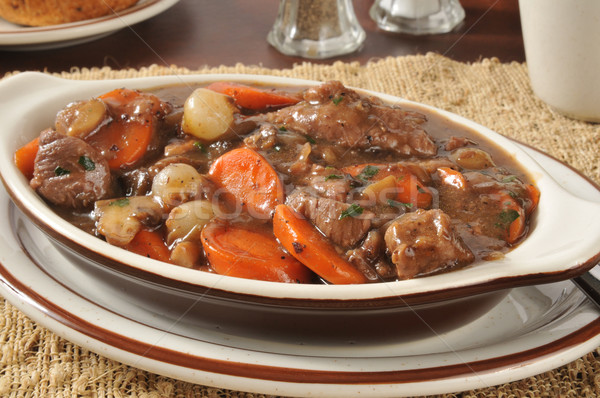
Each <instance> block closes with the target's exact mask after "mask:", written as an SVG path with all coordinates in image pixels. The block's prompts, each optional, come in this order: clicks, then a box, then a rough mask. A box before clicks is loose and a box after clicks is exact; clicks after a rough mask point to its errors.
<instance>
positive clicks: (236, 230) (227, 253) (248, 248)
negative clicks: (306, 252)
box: [201, 220, 312, 283]
mask: <svg viewBox="0 0 600 398" xmlns="http://www.w3.org/2000/svg"><path fill="white" fill-rule="evenodd" d="M201 240H202V247H203V248H204V252H205V253H206V257H207V259H208V262H209V263H210V266H211V268H212V269H213V270H214V271H215V272H216V273H217V274H221V275H228V276H235V277H238V278H246V279H258V280H265V281H273V282H286V283H308V282H310V280H311V278H312V272H311V271H310V270H309V269H308V268H306V267H305V266H304V265H303V264H301V263H300V262H299V261H298V260H296V259H295V258H294V257H293V256H291V255H290V254H289V253H287V252H285V251H284V250H283V248H282V247H281V246H280V245H279V243H277V240H276V239H275V236H273V232H272V231H271V230H270V229H264V228H263V229H261V228H256V226H252V227H251V226H246V225H243V224H228V223H225V222H223V221H219V220H214V221H211V222H210V223H209V224H208V225H206V226H205V227H204V229H203V230H202V233H201Z"/></svg>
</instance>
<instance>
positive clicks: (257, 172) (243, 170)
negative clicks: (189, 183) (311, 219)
mask: <svg viewBox="0 0 600 398" xmlns="http://www.w3.org/2000/svg"><path fill="white" fill-rule="evenodd" d="M208 175H209V176H210V178H211V180H212V181H213V182H215V183H216V184H217V185H218V186H219V187H220V188H222V189H223V190H224V192H223V198H224V199H225V201H226V202H228V203H229V204H230V205H233V206H236V207H238V206H239V207H241V209H242V210H244V211H246V212H247V213H248V214H250V215H251V216H252V217H255V218H261V219H265V218H270V217H271V214H272V213H273V211H274V210H275V206H277V205H278V204H280V203H283V201H284V194H285V192H284V188H283V184H282V183H281V180H280V179H279V176H278V175H277V172H276V171H275V169H273V167H272V166H271V165H270V164H269V162H268V161H267V160H266V159H265V158H264V157H262V156H261V155H259V154H258V153H257V152H255V151H253V150H252V149H249V148H238V149H234V150H232V151H229V152H227V153H225V154H223V155H222V156H220V157H219V158H218V159H217V160H215V161H214V163H213V164H212V165H211V167H210V170H209V171H208Z"/></svg>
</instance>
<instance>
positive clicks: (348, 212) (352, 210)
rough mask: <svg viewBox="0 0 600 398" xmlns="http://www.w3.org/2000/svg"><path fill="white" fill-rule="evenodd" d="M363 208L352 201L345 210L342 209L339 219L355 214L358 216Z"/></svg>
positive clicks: (354, 215)
mask: <svg viewBox="0 0 600 398" xmlns="http://www.w3.org/2000/svg"><path fill="white" fill-rule="evenodd" d="M363 211H364V209H363V208H362V207H360V206H359V205H357V204H356V203H352V204H351V205H350V207H348V208H347V209H346V210H344V211H343V212H342V214H340V218H339V219H340V220H343V219H344V218H346V217H356V216H360V215H361V214H362V213H363Z"/></svg>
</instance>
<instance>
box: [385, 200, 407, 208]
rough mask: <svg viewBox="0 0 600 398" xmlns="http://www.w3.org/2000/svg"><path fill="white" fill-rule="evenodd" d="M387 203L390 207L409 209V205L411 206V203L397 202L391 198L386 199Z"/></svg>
mask: <svg viewBox="0 0 600 398" xmlns="http://www.w3.org/2000/svg"><path fill="white" fill-rule="evenodd" d="M387 204H388V205H390V206H392V207H408V208H409V209H410V208H411V207H413V204H412V203H403V202H398V201H397V200H393V199H388V201H387Z"/></svg>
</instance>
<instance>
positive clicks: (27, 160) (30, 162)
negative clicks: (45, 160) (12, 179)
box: [14, 137, 39, 180]
mask: <svg viewBox="0 0 600 398" xmlns="http://www.w3.org/2000/svg"><path fill="white" fill-rule="evenodd" d="M38 149H39V137H38V138H34V139H33V140H31V141H29V142H28V143H27V144H25V145H23V146H22V147H21V148H19V149H17V150H16V151H15V156H14V162H15V165H16V166H17V168H18V169H19V170H20V171H21V173H23V175H24V176H25V177H27V179H29V180H31V179H32V178H33V170H34V167H35V158H36V156H37V153H38Z"/></svg>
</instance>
